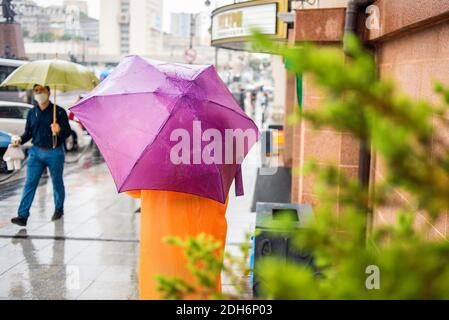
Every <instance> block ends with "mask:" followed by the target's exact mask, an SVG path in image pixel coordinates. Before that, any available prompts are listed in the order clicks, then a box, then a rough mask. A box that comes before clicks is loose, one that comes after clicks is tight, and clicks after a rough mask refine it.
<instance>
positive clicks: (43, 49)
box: [15, 0, 99, 62]
mask: <svg viewBox="0 0 449 320" xmlns="http://www.w3.org/2000/svg"><path fill="white" fill-rule="evenodd" d="M15 6H16V12H17V16H16V20H17V22H19V23H20V24H21V25H22V29H23V35H24V38H25V51H26V55H27V57H28V58H29V59H44V58H53V57H55V56H56V55H57V56H58V57H60V58H62V59H71V60H74V61H78V62H96V60H97V55H98V51H99V49H98V45H99V21H98V20H96V19H93V18H90V17H89V16H88V5H87V2H86V1H82V0H64V1H63V2H62V3H61V5H50V6H39V5H37V4H36V3H35V2H34V1H32V0H15Z"/></svg>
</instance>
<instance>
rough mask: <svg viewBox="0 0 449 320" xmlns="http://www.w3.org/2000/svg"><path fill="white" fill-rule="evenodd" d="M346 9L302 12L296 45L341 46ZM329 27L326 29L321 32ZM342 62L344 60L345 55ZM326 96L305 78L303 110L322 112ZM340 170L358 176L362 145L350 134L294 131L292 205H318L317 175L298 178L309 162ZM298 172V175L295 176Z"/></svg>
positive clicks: (308, 129)
mask: <svg viewBox="0 0 449 320" xmlns="http://www.w3.org/2000/svg"><path fill="white" fill-rule="evenodd" d="M344 13H345V10H344V9H320V10H298V11H297V15H296V23H295V40H296V42H299V43H301V42H316V43H319V45H321V46H339V47H341V40H342V37H343V29H344V28H343V27H344V17H345V16H344ZM323 25H325V26H326V28H322V27H321V28H320V26H323ZM341 58H342V59H344V55H343V51H342V55H341ZM325 98H326V96H325V93H324V92H323V91H321V90H319V89H318V88H317V86H316V84H315V83H314V80H313V78H312V77H311V76H310V75H308V74H305V75H304V78H303V97H302V100H303V110H304V111H313V110H314V109H318V108H321V107H322V106H323V102H324V100H325ZM309 161H314V162H315V163H317V164H318V165H326V164H331V165H334V166H337V167H338V169H339V170H340V172H341V173H344V174H346V175H348V176H349V177H351V178H357V176H358V162H359V142H358V141H357V139H354V138H353V137H352V136H351V135H350V134H349V133H344V132H339V131H336V130H334V129H332V128H322V129H319V130H317V129H314V128H313V127H312V126H311V125H310V124H309V123H307V122H304V121H303V122H301V123H299V124H297V125H296V126H295V127H294V131H293V172H294V173H293V179H292V202H295V203H303V204H311V205H316V204H317V203H318V198H317V195H316V192H315V188H316V180H315V177H314V175H313V174H308V175H307V176H302V175H299V174H297V173H298V172H299V169H301V168H302V167H303V166H304V165H305V164H306V163H307V162H309ZM295 172H296V174H295Z"/></svg>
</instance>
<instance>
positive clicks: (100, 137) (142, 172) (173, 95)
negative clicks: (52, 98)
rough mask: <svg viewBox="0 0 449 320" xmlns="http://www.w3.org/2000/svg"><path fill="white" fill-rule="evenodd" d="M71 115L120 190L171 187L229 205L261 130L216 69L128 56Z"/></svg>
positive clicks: (239, 192) (238, 191)
mask: <svg viewBox="0 0 449 320" xmlns="http://www.w3.org/2000/svg"><path fill="white" fill-rule="evenodd" d="M71 111H73V113H74V114H75V116H76V117H77V118H78V119H79V120H80V121H81V123H82V124H83V125H84V126H85V127H86V129H87V130H88V131H89V133H90V134H91V136H92V138H93V139H94V141H95V142H96V144H97V146H98V148H99V149H100V151H101V153H102V155H103V156H104V158H105V161H106V163H107V165H108V167H109V169H110V171H111V173H112V176H113V178H114V181H115V184H116V186H117V189H118V191H119V192H124V191H131V190H167V191H177V192H184V193H189V194H194V195H199V196H202V197H206V198H210V199H214V200H216V201H219V202H221V203H225V202H226V198H227V195H228V193H229V189H230V187H231V185H232V181H233V180H234V178H236V191H237V194H238V195H242V194H243V188H242V183H241V171H240V165H241V163H242V161H243V159H244V158H245V157H246V155H247V154H248V152H249V150H250V149H251V147H252V146H253V145H254V144H255V143H256V142H257V140H258V138H259V132H258V130H257V127H256V125H255V124H254V122H253V121H252V120H251V119H250V118H249V117H248V116H247V115H246V114H245V113H244V112H243V110H242V109H241V108H240V107H239V105H238V104H237V103H236V101H235V100H234V98H233V96H232V94H231V93H230V92H229V90H228V89H227V87H226V85H225V84H224V83H223V81H222V80H221V79H220V77H219V76H218V74H217V72H216V70H215V68H214V67H213V66H196V65H183V64H172V63H165V62H160V61H154V60H147V59H144V58H142V57H139V56H128V57H126V58H125V59H124V60H123V61H122V62H121V63H120V64H119V66H118V67H117V68H116V69H115V70H114V71H113V72H112V73H111V75H110V76H109V77H108V78H107V79H106V80H104V81H103V82H102V83H101V84H100V85H99V86H98V87H97V88H96V89H94V90H93V91H92V92H91V93H90V94H89V95H88V96H86V97H85V98H84V99H83V100H82V101H81V102H79V103H78V104H77V105H75V106H74V107H72V108H71Z"/></svg>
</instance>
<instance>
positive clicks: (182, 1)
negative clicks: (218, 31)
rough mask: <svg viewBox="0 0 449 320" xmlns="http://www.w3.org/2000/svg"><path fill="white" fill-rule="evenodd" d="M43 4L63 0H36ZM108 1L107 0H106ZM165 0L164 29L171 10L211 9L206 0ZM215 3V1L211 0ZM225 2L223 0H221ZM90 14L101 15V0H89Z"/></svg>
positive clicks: (167, 25)
mask: <svg viewBox="0 0 449 320" xmlns="http://www.w3.org/2000/svg"><path fill="white" fill-rule="evenodd" d="M34 1H35V2H37V3H38V4H39V5H41V6H49V5H54V4H56V5H61V4H62V2H63V0H34ZM106 1H107V0H106ZM163 1H164V30H165V31H169V28H170V13H171V12H200V11H210V10H211V8H207V7H206V6H205V5H204V0H163ZM211 2H212V3H214V1H211ZM219 2H223V1H221V0H220V1H219ZM87 3H88V4H89V15H90V16H91V17H93V18H97V19H98V18H99V17H100V0H87Z"/></svg>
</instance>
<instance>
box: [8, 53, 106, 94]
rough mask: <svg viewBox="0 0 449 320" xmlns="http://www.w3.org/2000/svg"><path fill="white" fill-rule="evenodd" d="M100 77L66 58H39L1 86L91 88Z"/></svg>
mask: <svg viewBox="0 0 449 320" xmlns="http://www.w3.org/2000/svg"><path fill="white" fill-rule="evenodd" d="M98 82H99V81H98V78H97V77H96V76H95V74H94V73H93V72H91V71H89V70H88V69H87V68H85V67H83V66H82V65H79V64H76V63H72V62H68V61H64V60H58V59H53V60H38V61H33V62H29V63H27V64H24V65H23V66H20V67H19V68H17V69H16V70H15V71H14V72H13V73H11V74H10V75H9V77H8V78H6V79H5V81H3V83H2V84H1V86H14V87H20V88H22V89H25V90H31V89H33V86H34V85H35V84H39V85H42V86H49V87H50V88H51V89H55V88H56V90H59V91H71V90H82V89H85V90H91V89H92V88H94V87H95V86H96V85H97V84H98Z"/></svg>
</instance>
